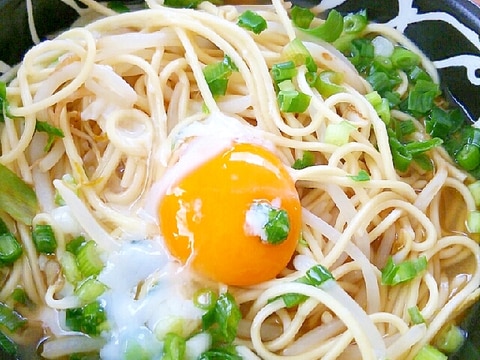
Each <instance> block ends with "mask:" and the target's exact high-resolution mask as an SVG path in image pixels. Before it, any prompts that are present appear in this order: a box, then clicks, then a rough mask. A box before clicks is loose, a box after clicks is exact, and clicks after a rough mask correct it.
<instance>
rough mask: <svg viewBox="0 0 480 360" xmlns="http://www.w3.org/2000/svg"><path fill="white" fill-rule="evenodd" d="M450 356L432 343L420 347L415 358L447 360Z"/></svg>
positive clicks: (418, 359) (417, 359) (419, 359)
mask: <svg viewBox="0 0 480 360" xmlns="http://www.w3.org/2000/svg"><path fill="white" fill-rule="evenodd" d="M447 359H448V356H447V355H445V354H443V353H442V352H441V351H440V350H438V349H436V348H434V347H433V346H431V345H425V346H424V347H422V348H421V349H420V351H419V352H418V354H417V355H415V357H414V358H413V360H447Z"/></svg>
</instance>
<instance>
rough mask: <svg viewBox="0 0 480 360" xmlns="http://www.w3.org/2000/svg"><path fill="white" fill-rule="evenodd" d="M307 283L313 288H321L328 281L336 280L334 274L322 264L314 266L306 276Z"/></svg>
mask: <svg viewBox="0 0 480 360" xmlns="http://www.w3.org/2000/svg"><path fill="white" fill-rule="evenodd" d="M305 278H306V280H307V283H308V284H309V285H312V286H320V285H322V284H323V283H324V282H326V281H328V280H335V278H334V277H333V275H332V273H331V272H330V271H329V270H328V269H327V268H326V267H325V266H322V265H320V264H317V265H315V266H312V267H311V268H310V269H308V270H307V272H306V274H305Z"/></svg>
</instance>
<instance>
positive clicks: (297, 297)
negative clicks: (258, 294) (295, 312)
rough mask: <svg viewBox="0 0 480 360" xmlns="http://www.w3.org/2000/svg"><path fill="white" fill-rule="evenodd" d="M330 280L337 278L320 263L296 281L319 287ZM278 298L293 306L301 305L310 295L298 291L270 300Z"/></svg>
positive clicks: (286, 304)
mask: <svg viewBox="0 0 480 360" xmlns="http://www.w3.org/2000/svg"><path fill="white" fill-rule="evenodd" d="M328 280H335V278H334V277H333V275H332V273H331V272H330V271H328V269H327V268H325V267H324V266H322V265H320V264H317V265H315V266H312V267H311V268H310V269H308V270H307V272H306V273H305V275H304V276H302V277H300V278H298V279H297V280H295V282H297V283H301V284H306V285H311V286H315V287H319V286H321V285H322V284H323V283H325V282H326V281H328ZM277 299H282V300H283V303H284V304H285V306H286V307H287V308H291V307H293V306H297V305H300V304H301V303H302V302H304V301H305V300H307V299H308V296H306V295H303V294H297V293H287V294H283V295H280V296H278V297H275V298H273V299H271V300H270V301H274V300H277Z"/></svg>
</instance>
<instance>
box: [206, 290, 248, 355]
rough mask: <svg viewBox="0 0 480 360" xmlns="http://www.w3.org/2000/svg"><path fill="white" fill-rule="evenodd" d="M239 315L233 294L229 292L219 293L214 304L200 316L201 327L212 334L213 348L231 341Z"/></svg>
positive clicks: (235, 333)
mask: <svg viewBox="0 0 480 360" xmlns="http://www.w3.org/2000/svg"><path fill="white" fill-rule="evenodd" d="M241 317H242V314H241V312H240V309H239V307H238V305H237V304H236V302H235V299H234V298H233V296H232V295H231V294H229V293H223V294H220V295H219V296H218V299H217V301H216V302H215V306H213V307H212V308H211V309H210V310H208V311H207V312H206V313H205V314H204V315H203V316H202V329H203V330H204V331H207V332H208V333H210V335H211V336H212V341H213V344H212V347H213V348H215V347H221V346H224V345H229V344H231V343H232V342H233V340H234V339H235V337H236V335H237V329H238V323H239V321H240V319H241Z"/></svg>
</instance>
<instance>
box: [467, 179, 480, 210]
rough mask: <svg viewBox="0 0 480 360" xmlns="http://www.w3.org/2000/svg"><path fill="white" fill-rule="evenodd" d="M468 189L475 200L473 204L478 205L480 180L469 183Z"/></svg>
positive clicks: (479, 200) (479, 205) (479, 203)
mask: <svg viewBox="0 0 480 360" xmlns="http://www.w3.org/2000/svg"><path fill="white" fill-rule="evenodd" d="M468 190H470V193H471V194H472V197H473V199H474V200H475V206H477V207H480V180H477V181H475V182H473V183H471V184H469V185H468Z"/></svg>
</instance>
